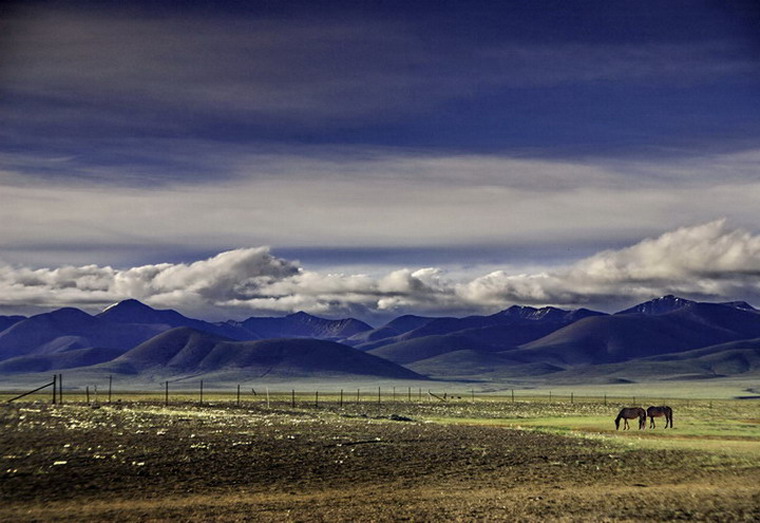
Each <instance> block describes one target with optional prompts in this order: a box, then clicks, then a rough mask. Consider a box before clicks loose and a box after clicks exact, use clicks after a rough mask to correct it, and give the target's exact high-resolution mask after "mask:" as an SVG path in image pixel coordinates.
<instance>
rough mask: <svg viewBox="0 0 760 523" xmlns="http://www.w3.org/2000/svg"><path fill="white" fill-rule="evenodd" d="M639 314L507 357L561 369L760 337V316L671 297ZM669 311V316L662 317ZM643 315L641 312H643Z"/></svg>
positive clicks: (563, 334) (586, 326) (561, 333)
mask: <svg viewBox="0 0 760 523" xmlns="http://www.w3.org/2000/svg"><path fill="white" fill-rule="evenodd" d="M666 298H668V299H667V300H665V301H664V302H661V305H663V307H659V306H654V307H650V306H649V305H650V304H651V302H648V303H647V304H642V305H643V306H641V307H636V309H637V312H626V313H621V314H615V315H612V316H599V317H592V318H586V319H583V320H580V321H578V322H576V323H573V324H571V325H568V326H567V327H563V328H562V329H559V330H557V331H555V332H553V333H551V334H549V335H548V336H545V337H543V338H541V339H539V340H535V341H533V342H530V343H527V344H525V345H523V346H522V347H521V350H520V351H516V352H513V353H512V354H511V355H510V356H511V357H513V358H519V359H520V361H537V360H540V361H547V362H551V363H559V364H565V365H578V364H600V363H611V362H615V361H625V360H630V359H636V358H643V357H648V356H655V355H657V354H666V353H672V352H682V351H687V350H691V349H696V348H699V347H705V346H709V345H716V344H719V343H726V342H730V341H736V340H740V339H745V338H754V337H759V336H760V314H757V313H756V312H751V311H747V310H744V309H739V308H735V307H732V306H729V305H721V304H715V303H699V302H691V301H687V300H680V299H675V300H671V299H669V297H666ZM667 308H671V310H670V312H665V310H666V309H667ZM641 311H644V312H641Z"/></svg>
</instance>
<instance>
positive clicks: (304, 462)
mask: <svg viewBox="0 0 760 523" xmlns="http://www.w3.org/2000/svg"><path fill="white" fill-rule="evenodd" d="M367 409H368V408H366V407H365V408H364V409H362V410H358V407H357V409H355V410H354V411H349V410H341V411H338V412H326V411H324V410H317V409H313V410H305V409H299V410H291V409H285V408H283V409H281V410H274V409H270V410H267V409H262V408H259V407H250V408H242V409H236V408H213V407H203V408H199V407H194V406H186V407H172V408H168V409H166V408H163V407H160V406H155V405H154V406H151V405H129V406H125V407H124V408H118V407H102V408H99V409H93V408H88V407H84V406H74V405H67V406H64V407H58V408H52V407H45V406H39V405H38V406H35V405H26V406H14V407H4V408H3V409H2V410H1V411H0V416H2V418H1V419H0V425H1V426H2V432H0V454H1V455H0V502H1V503H0V519H1V520H11V519H12V520H29V521H31V520H53V519H55V520H71V521H82V520H99V521H102V520H105V519H107V520H112V521H122V520H151V521H154V520H162V519H165V520H175V519H179V520H188V519H190V520H193V519H194V520H204V521H208V520H224V521H226V520H257V521H267V520H278V521H280V520H289V521H315V520H316V521H328V520H330V521H334V520H354V521H356V520H362V521H366V520H381V521H391V520H423V521H430V520H467V521H469V520H494V519H537V520H538V519H543V520H545V519H570V520H573V519H577V520H589V519H593V520H605V519H623V520H634V519H635V520H640V519H642V518H644V519H658V520H664V519H668V520H670V519H697V520H715V521H725V520H732V521H742V520H744V521H757V520H760V482H758V479H760V469H759V468H758V467H757V466H755V465H752V464H744V465H741V464H733V465H729V464H726V463H717V464H716V460H715V458H714V457H713V456H708V455H702V454H698V453H693V452H686V451H646V450H626V449H624V448H622V447H620V446H609V445H605V444H604V443H601V442H599V441H596V440H590V439H583V438H571V437H563V436H557V435H552V434H539V433H535V432H527V431H518V430H510V429H505V428H499V427H471V426H461V425H443V424H435V423H426V422H421V421H400V420H391V419H388V416H387V415H386V413H385V412H382V413H381V412H371V411H367ZM404 415H405V416H411V417H413V415H414V412H413V410H410V409H409V408H407V409H406V411H405V412H404Z"/></svg>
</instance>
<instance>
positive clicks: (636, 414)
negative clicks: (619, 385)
mask: <svg viewBox="0 0 760 523" xmlns="http://www.w3.org/2000/svg"><path fill="white" fill-rule="evenodd" d="M636 418H639V430H641V429H643V428H644V427H645V426H646V424H647V411H645V410H644V409H642V408H641V407H625V408H623V409H621V410H620V413H619V414H618V415H617V418H615V430H620V420H621V419H622V420H623V430H628V429H630V428H631V427H630V426H629V425H628V420H629V419H636Z"/></svg>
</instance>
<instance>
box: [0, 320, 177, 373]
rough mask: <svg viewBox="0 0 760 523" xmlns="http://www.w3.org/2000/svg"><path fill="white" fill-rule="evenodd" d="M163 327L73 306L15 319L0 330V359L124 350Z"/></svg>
mask: <svg viewBox="0 0 760 523" xmlns="http://www.w3.org/2000/svg"><path fill="white" fill-rule="evenodd" d="M164 329H165V327H159V326H155V325H133V324H120V323H114V322H110V321H107V320H104V319H101V318H97V317H94V316H90V315H89V314H87V313H86V312H84V311H81V310H79V309H73V308H64V309H58V310H56V311H53V312H48V313H45V314H38V315H36V316H32V317H30V318H27V319H24V320H22V321H19V322H17V323H15V324H14V325H12V326H11V327H9V328H8V329H6V330H4V331H3V332H2V333H0V361H1V360H6V359H9V358H13V357H17V356H27V355H39V354H51V353H57V352H64V351H69V350H75V349H85V348H93V347H100V348H106V349H120V350H122V351H126V350H127V349H130V348H132V347H134V346H135V345H137V344H138V343H141V342H143V341H145V340H147V339H149V338H151V337H153V336H155V335H156V334H157V333H158V332H161V330H164Z"/></svg>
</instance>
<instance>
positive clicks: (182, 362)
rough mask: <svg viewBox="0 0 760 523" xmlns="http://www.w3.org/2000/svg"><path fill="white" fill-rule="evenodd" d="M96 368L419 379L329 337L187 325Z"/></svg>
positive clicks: (165, 333) (188, 372)
mask: <svg viewBox="0 0 760 523" xmlns="http://www.w3.org/2000/svg"><path fill="white" fill-rule="evenodd" d="M99 367H100V368H102V369H104V370H109V371H112V372H118V373H123V374H138V373H142V372H146V371H150V372H155V373H158V374H166V375H184V374H196V373H202V374H206V373H214V372H222V371H232V370H237V371H240V370H244V371H246V372H247V373H248V374H252V375H254V376H257V377H264V376H280V377H312V378H316V377H320V376H346V375H358V376H374V377H383V378H395V379H425V378H424V377H423V376H420V375H418V374H416V373H414V372H412V371H410V370H408V369H405V368H403V367H401V366H399V365H396V364H394V363H392V362H389V361H386V360H383V359H381V358H377V357H375V356H371V355H369V354H365V353H363V352H361V351H358V350H356V349H353V348H351V347H348V346H346V345H341V344H339V343H335V342H331V341H325V340H315V339H303V338H300V339H299V338H297V339H269V340H260V341H242V342H241V341H232V340H227V339H224V338H220V337H217V336H213V335H210V334H207V333H203V332H199V331H196V330H194V329H191V328H187V327H179V328H176V329H172V330H170V331H167V332H164V333H161V334H159V335H158V336H156V337H155V338H152V339H150V340H148V341H146V342H144V343H142V344H140V345H139V346H137V347H135V348H134V349H132V350H130V351H128V352H126V353H125V354H123V355H121V356H119V357H118V358H116V359H114V360H113V361H111V362H108V363H105V364H102V365H100V366H99Z"/></svg>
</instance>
